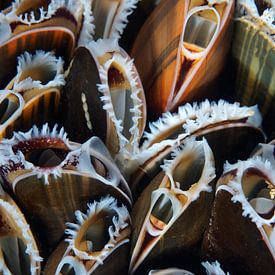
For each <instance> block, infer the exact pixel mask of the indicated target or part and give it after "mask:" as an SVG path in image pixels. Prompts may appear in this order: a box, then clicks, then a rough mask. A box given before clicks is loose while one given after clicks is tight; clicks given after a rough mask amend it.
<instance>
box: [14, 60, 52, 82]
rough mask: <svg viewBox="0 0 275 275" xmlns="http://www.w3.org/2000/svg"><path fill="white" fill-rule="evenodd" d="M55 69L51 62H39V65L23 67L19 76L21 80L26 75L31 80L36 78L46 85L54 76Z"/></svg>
mask: <svg viewBox="0 0 275 275" xmlns="http://www.w3.org/2000/svg"><path fill="white" fill-rule="evenodd" d="M56 74H57V70H53V68H52V66H51V64H41V65H40V66H39V67H34V68H30V69H25V70H24V71H23V72H22V73H21V76H20V78H19V81H22V80H24V79H26V78H28V77H30V78H31V79H32V80H34V81H35V80H38V81H40V82H41V84H42V85H46V84H47V83H49V82H50V81H51V80H53V79H54V78H55V76H56Z"/></svg>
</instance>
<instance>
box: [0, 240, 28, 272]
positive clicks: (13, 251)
mask: <svg viewBox="0 0 275 275" xmlns="http://www.w3.org/2000/svg"><path fill="white" fill-rule="evenodd" d="M26 249H27V246H26V245H25V244H24V242H23V240H22V239H20V238H17V237H15V236H5V237H1V238H0V257H1V258H2V261H4V264H5V266H6V268H8V270H9V271H10V272H11V274H18V275H21V274H22V275H23V274H31V261H30V257H29V255H27V254H26V252H25V251H26ZM0 273H1V271H0Z"/></svg>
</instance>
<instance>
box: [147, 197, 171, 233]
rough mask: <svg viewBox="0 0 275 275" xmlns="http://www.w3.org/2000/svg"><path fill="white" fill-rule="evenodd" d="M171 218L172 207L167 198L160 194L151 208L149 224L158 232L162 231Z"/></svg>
mask: <svg viewBox="0 0 275 275" xmlns="http://www.w3.org/2000/svg"><path fill="white" fill-rule="evenodd" d="M172 217H173V205H172V202H171V200H170V199H169V197H167V196H165V195H164V194H161V196H160V197H159V198H158V200H157V201H156V203H155V205H154V206H153V209H152V212H151V215H150V222H151V224H152V225H153V226H154V227H155V228H156V229H158V230H163V229H164V228H165V226H166V225H167V224H168V223H169V222H170V220H171V219H172Z"/></svg>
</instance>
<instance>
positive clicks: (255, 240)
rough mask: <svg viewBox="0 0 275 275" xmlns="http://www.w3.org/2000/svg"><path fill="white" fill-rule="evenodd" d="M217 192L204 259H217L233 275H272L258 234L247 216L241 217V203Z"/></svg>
mask: <svg viewBox="0 0 275 275" xmlns="http://www.w3.org/2000/svg"><path fill="white" fill-rule="evenodd" d="M231 198H232V195H231V194H230V193H229V192H227V191H225V190H219V191H218V193H217V194H216V197H215V201H214V204H213V208H212V213H211V218H210V225H209V227H208V229H207V231H206V233H205V236H204V239H203V245H202V251H203V254H204V256H205V257H206V258H207V259H217V260H218V261H220V262H221V263H223V265H224V267H225V269H226V270H228V271H229V272H230V273H232V274H255V275H256V274H274V273H275V265H274V258H273V257H272V255H271V253H270V251H269V249H268V248H267V246H266V244H265V242H264V240H263V237H262V235H261V234H260V231H259V230H258V228H257V226H256V225H255V223H253V222H252V221H251V219H249V218H248V217H246V218H245V217H243V215H242V213H243V209H242V205H241V204H240V203H233V202H232V200H231Z"/></svg>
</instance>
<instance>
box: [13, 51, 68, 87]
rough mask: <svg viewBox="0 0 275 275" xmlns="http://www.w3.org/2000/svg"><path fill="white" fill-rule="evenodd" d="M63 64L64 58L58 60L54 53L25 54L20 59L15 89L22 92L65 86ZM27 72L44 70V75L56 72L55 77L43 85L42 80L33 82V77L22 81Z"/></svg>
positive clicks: (37, 52)
mask: <svg viewBox="0 0 275 275" xmlns="http://www.w3.org/2000/svg"><path fill="white" fill-rule="evenodd" d="M63 63H64V62H63V60H62V58H61V57H59V58H56V57H55V56H54V54H53V53H52V52H44V51H36V53H35V54H34V55H32V54H30V53H28V52H25V53H24V54H22V55H21V56H19V57H18V65H17V76H16V78H15V81H14V87H13V89H14V90H15V91H16V92H21V91H25V90H29V89H33V88H39V89H42V88H48V87H58V86H64V85H65V79H64V74H63ZM25 70H42V72H43V73H44V74H46V73H48V72H54V73H55V76H54V78H53V79H52V80H50V81H49V82H48V83H46V84H42V82H41V81H40V80H33V79H32V78H31V76H29V77H27V78H26V79H23V80H20V78H21V75H22V74H23V73H24V71H25Z"/></svg>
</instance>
